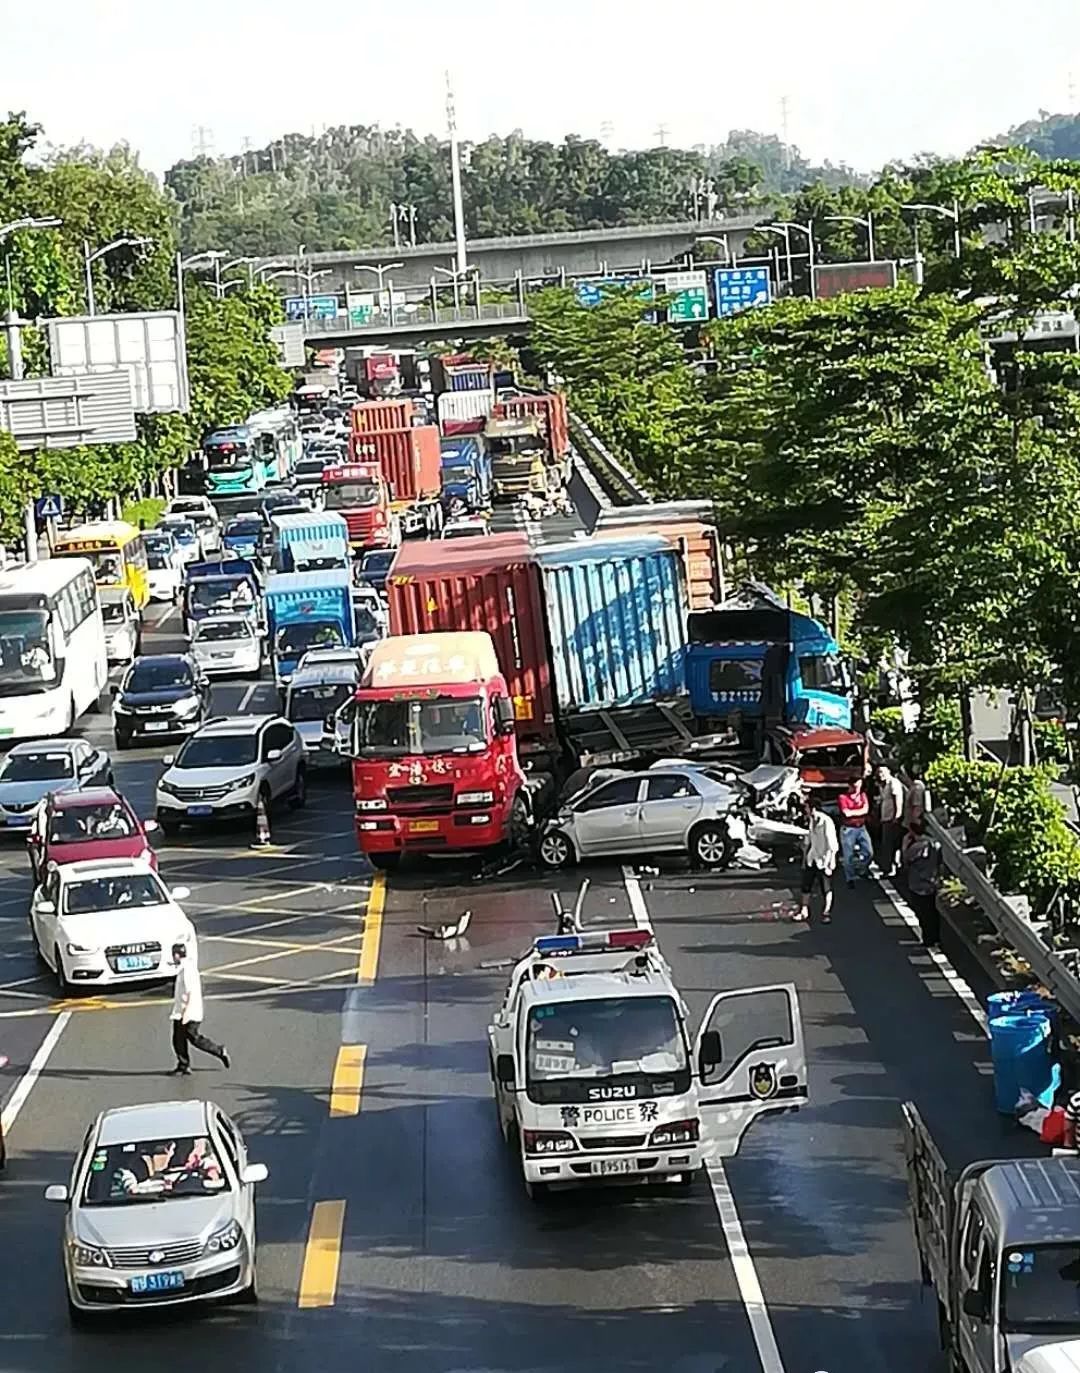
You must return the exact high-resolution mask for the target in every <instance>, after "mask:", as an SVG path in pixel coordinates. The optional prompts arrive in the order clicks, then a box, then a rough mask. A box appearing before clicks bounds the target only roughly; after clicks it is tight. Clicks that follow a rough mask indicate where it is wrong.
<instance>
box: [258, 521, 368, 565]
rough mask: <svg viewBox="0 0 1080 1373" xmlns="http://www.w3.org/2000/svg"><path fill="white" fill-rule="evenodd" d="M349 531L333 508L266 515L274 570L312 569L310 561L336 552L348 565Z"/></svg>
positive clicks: (321, 559)
mask: <svg viewBox="0 0 1080 1373" xmlns="http://www.w3.org/2000/svg"><path fill="white" fill-rule="evenodd" d="M348 541H349V530H348V526H347V525H346V523H345V519H344V516H342V515H340V514H339V513H338V512H337V511H336V510H304V511H297V512H296V513H294V514H286V515H276V514H271V516H270V562H271V565H272V567H273V569H274V571H275V572H304V571H310V572H314V571H316V570H318V569H317V568H316V567H314V566H312V565H311V564H312V563H314V562H315V561H318V562H319V563H320V564H323V563H324V562H325V559H326V558H327V557H329V556H331V555H332V554H333V555H337V556H338V557H339V562H338V563H337V564H336V565H337V566H341V565H342V561H343V563H344V566H346V567H347V566H348V562H349V557H348Z"/></svg>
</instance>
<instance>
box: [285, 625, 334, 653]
mask: <svg viewBox="0 0 1080 1373" xmlns="http://www.w3.org/2000/svg"><path fill="white" fill-rule="evenodd" d="M344 646H345V637H344V635H343V634H342V632H341V630H340V629H339V627H338V626H337V625H332V624H318V623H314V624H312V623H310V622H309V621H306V620H305V621H301V622H298V623H297V624H294V625H284V626H282V628H281V629H280V630H279V631H278V636H277V640H276V642H275V647H276V649H277V655H278V657H279V658H286V659H290V658H299V657H300V656H301V654H303V653H306V652H307V650H308V649H309V648H343V647H344Z"/></svg>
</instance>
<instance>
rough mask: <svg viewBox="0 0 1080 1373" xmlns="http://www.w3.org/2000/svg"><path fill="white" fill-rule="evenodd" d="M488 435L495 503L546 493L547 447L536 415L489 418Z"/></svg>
mask: <svg viewBox="0 0 1080 1373" xmlns="http://www.w3.org/2000/svg"><path fill="white" fill-rule="evenodd" d="M484 438H485V440H486V442H487V446H488V449H489V450H490V452H491V495H492V500H493V501H494V502H495V504H499V503H500V502H501V503H503V504H505V503H506V502H509V501H516V500H519V499H520V498H521V497H523V496H528V495H535V496H542V495H544V493H545V492H546V491H547V467H546V463H545V458H546V454H547V447H546V443H545V440H544V436H543V434H542V433H541V428H540V421H539V420H537V419H535V418H529V417H526V418H518V419H503V420H498V419H489V420H488V421H487V423H486V424H485V426H484Z"/></svg>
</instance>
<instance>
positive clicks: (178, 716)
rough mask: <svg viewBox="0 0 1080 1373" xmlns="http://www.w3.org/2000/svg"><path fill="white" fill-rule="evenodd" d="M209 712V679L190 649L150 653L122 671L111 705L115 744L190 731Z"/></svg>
mask: <svg viewBox="0 0 1080 1373" xmlns="http://www.w3.org/2000/svg"><path fill="white" fill-rule="evenodd" d="M209 716H210V681H209V678H208V677H207V676H206V675H205V673H204V672H203V671H202V669H201V668H200V667H199V665H198V663H196V661H195V659H194V658H193V657H192V656H191V654H190V653H150V654H147V655H146V656H145V657H142V658H136V659H135V661H134V663H132V665H131V667H130V668H128V670H127V672H126V673H125V674H124V677H123V680H122V681H121V683H120V685H119V687H118V688H116V701H115V704H114V706H113V728H114V730H115V731H116V747H117V748H127V747H128V746H129V745H130V744H131V743H132V741H133V740H135V739H140V740H145V741H147V742H151V741H152V740H154V739H158V738H160V739H168V738H170V737H172V738H175V737H176V736H178V735H188V734H194V732H195V731H196V730H197V729H198V728H199V726H200V725H201V724H202V723H203V722H204V721H205V720H207V719H209Z"/></svg>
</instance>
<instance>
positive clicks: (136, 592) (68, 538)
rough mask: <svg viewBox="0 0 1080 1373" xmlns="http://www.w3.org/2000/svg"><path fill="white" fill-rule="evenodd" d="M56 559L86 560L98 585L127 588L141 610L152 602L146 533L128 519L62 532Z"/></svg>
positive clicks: (102, 522) (57, 543) (101, 522)
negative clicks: (127, 520) (144, 535)
mask: <svg viewBox="0 0 1080 1373" xmlns="http://www.w3.org/2000/svg"><path fill="white" fill-rule="evenodd" d="M53 557H54V558H86V559H87V560H88V561H89V562H90V564H91V565H92V567H93V569H94V580H95V581H96V582H97V584H98V586H126V587H128V588H129V590H130V591H131V594H132V596H134V598H135V605H136V608H137V609H139V610H140V611H141V610H142V609H143V607H144V606H145V605H146V604H147V603H148V602H149V600H150V572H149V567H148V565H147V561H146V547H145V545H144V544H143V538H142V533H141V531H140V530H138V529H136V528H135V526H134V525H133V524H127V523H126V522H125V521H124V520H97V521H95V522H94V523H93V524H80V525H76V526H75V528H74V529H64V530H61V532H60V536H59V538H58V539H57V542H56V546H55V547H54V549H53Z"/></svg>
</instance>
